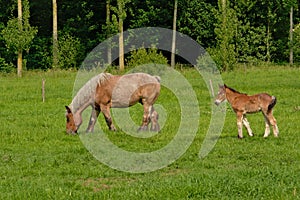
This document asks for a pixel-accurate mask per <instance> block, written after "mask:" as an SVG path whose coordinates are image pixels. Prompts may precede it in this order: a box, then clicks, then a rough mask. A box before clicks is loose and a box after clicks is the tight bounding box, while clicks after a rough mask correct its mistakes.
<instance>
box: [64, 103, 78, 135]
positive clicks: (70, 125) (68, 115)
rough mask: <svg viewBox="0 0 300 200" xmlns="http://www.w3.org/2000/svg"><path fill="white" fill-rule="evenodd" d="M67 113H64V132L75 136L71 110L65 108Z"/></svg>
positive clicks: (75, 127) (75, 131) (75, 130)
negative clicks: (65, 121)
mask: <svg viewBox="0 0 300 200" xmlns="http://www.w3.org/2000/svg"><path fill="white" fill-rule="evenodd" d="M66 109H67V112H66V118H67V124H66V130H67V133H69V134H70V133H71V134H75V133H77V126H76V124H75V120H74V116H73V113H72V111H71V109H70V108H69V107H68V106H66Z"/></svg>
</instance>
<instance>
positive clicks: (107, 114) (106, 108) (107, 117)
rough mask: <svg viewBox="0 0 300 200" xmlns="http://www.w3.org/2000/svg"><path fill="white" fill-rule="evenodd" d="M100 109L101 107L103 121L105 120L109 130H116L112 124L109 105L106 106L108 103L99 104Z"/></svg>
mask: <svg viewBox="0 0 300 200" xmlns="http://www.w3.org/2000/svg"><path fill="white" fill-rule="evenodd" d="M100 109H101V111H102V113H103V115H104V118H105V121H106V124H107V126H108V128H109V130H111V131H116V130H117V129H116V128H115V126H114V125H113V123H112V118H111V116H110V106H108V105H101V106H100Z"/></svg>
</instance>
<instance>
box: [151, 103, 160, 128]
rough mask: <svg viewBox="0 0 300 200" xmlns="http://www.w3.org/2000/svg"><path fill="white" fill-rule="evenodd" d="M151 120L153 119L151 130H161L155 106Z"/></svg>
mask: <svg viewBox="0 0 300 200" xmlns="http://www.w3.org/2000/svg"><path fill="white" fill-rule="evenodd" d="M150 120H151V128H150V130H151V131H156V132H158V131H160V126H159V124H158V113H157V112H156V110H154V107H153V106H152V111H151V114H150Z"/></svg>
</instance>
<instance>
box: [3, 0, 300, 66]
mask: <svg viewBox="0 0 300 200" xmlns="http://www.w3.org/2000/svg"><path fill="white" fill-rule="evenodd" d="M20 4H21V9H20ZM298 5H299V2H298V1H297V0H273V1H269V0H251V1H249V0H218V1H209V0H174V1H170V0H160V1H157V0H143V1H141V0H102V1H94V0H89V1H87V0H76V1H74V0H64V1H57V2H56V0H53V1H48V0H18V1H15V0H6V1H4V0H2V1H1V2H0V71H14V70H15V69H16V66H17V63H19V62H20V60H19V59H20V56H21V57H22V58H23V60H22V64H23V68H24V69H51V68H62V69H68V68H78V67H79V66H80V64H81V62H82V61H83V59H84V58H85V57H86V55H87V53H89V52H90V51H91V50H92V49H93V48H94V47H95V46H97V45H98V44H99V43H101V42H102V41H104V40H105V39H107V38H109V37H111V36H112V35H115V34H116V33H120V32H122V31H125V30H128V29H134V28H141V27H163V28H168V29H172V28H176V30H177V31H178V32H181V33H183V34H186V35H188V36H190V37H191V38H193V39H194V40H195V41H197V42H198V43H199V44H200V45H202V46H203V47H204V48H205V49H206V50H207V51H208V52H209V54H210V55H211V56H212V57H213V59H214V61H215V62H216V63H217V65H218V67H219V68H220V69H221V70H230V69H232V68H234V66H236V65H237V64H239V63H246V64H251V65H253V64H254V65H255V64H259V63H262V62H268V63H279V64H281V63H290V64H294V65H297V63H299V62H300V50H299V49H300V48H299V47H300V28H299V25H298V23H299V21H300V12H299V9H298ZM54 8H55V9H54ZM174 11H176V12H174ZM20 12H21V13H20ZM55 12H56V13H55ZM175 14H176V15H175ZM20 15H22V17H20ZM55 17H56V18H55ZM174 17H176V19H174ZM56 20H57V24H56V25H55V23H54V21H56ZM174 22H175V24H174ZM152 53H153V52H152ZM170 57H171V56H170ZM168 60H169V63H171V59H169V58H168ZM178 62H180V61H178ZM118 64H119V63H118ZM125 65H126V63H125Z"/></svg>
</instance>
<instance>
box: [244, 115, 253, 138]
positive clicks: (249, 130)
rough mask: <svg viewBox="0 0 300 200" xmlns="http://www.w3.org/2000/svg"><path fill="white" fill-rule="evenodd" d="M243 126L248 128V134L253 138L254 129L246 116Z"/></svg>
mask: <svg viewBox="0 0 300 200" xmlns="http://www.w3.org/2000/svg"><path fill="white" fill-rule="evenodd" d="M243 124H244V126H245V127H246V129H247V131H248V134H249V135H250V136H251V137H252V136H253V132H252V129H251V127H250V123H249V122H248V120H247V118H246V115H244V116H243Z"/></svg>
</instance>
